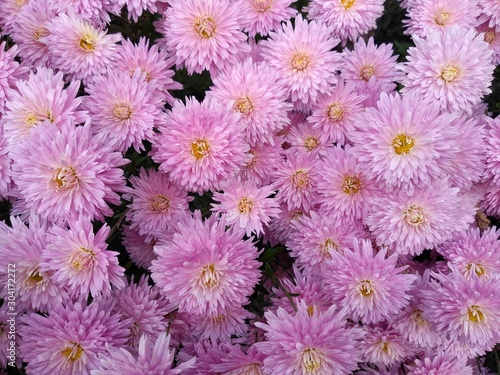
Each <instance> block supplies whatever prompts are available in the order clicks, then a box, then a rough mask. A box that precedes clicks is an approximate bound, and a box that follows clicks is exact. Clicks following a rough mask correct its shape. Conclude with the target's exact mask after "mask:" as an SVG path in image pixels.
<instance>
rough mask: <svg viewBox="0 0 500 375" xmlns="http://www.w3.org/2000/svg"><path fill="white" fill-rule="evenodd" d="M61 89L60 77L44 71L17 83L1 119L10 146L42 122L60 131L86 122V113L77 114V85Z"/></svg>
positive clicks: (40, 70) (50, 70)
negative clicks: (68, 124)
mask: <svg viewBox="0 0 500 375" xmlns="http://www.w3.org/2000/svg"><path fill="white" fill-rule="evenodd" d="M64 86H65V83H64V80H63V74H62V73H61V72H59V73H57V74H54V72H53V71H52V69H47V68H45V67H40V68H38V69H37V72H36V73H33V72H31V73H30V75H29V77H28V79H27V80H19V81H17V85H16V87H17V90H16V91H13V92H12V93H11V100H10V101H9V102H8V103H7V109H6V111H5V116H4V120H5V125H4V131H5V137H6V138H7V141H8V142H9V144H10V145H11V146H12V145H14V144H16V143H17V142H20V141H22V140H23V139H26V138H27V137H28V136H29V135H30V134H31V131H32V129H33V128H35V127H37V126H39V125H40V124H41V123H43V122H50V123H51V124H53V125H55V126H57V127H60V126H61V124H63V123H66V122H68V121H74V122H75V123H82V122H85V121H86V120H87V114H86V112H84V111H81V110H79V109H80V103H81V101H82V100H81V99H80V98H79V97H77V95H78V90H79V88H80V81H72V82H71V83H70V84H69V86H68V87H67V88H64ZM11 148H12V147H11Z"/></svg>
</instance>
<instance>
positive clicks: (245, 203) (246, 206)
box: [238, 198, 253, 215]
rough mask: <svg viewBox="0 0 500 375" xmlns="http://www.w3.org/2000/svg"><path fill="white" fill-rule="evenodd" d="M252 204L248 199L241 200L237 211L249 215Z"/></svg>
mask: <svg viewBox="0 0 500 375" xmlns="http://www.w3.org/2000/svg"><path fill="white" fill-rule="evenodd" d="M252 208H253V202H252V201H251V200H250V199H248V198H242V199H240V201H239V202H238V209H239V210H240V214H247V215H248V214H249V213H250V212H251V211H252Z"/></svg>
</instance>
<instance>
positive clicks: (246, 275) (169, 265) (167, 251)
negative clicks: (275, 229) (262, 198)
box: [151, 211, 260, 314]
mask: <svg viewBox="0 0 500 375" xmlns="http://www.w3.org/2000/svg"><path fill="white" fill-rule="evenodd" d="M225 226H226V222H225V220H224V218H221V219H220V220H219V221H217V217H216V215H213V216H211V217H210V218H209V219H207V220H206V221H205V222H203V221H202V219H201V213H200V212H199V211H196V212H195V214H194V217H193V218H189V219H186V220H184V221H182V222H179V225H178V227H177V230H176V232H175V233H174V236H173V239H172V241H170V242H167V243H165V244H162V245H156V246H155V252H156V253H157V254H158V259H156V260H154V261H153V265H152V266H151V271H152V278H153V280H154V281H155V282H156V284H157V285H158V286H159V287H160V288H162V289H163V292H164V293H165V294H166V295H167V296H168V298H169V300H170V301H171V302H172V303H174V304H176V305H178V306H179V311H181V312H182V311H186V312H189V313H193V314H215V313H217V312H220V311H224V310H226V309H228V308H230V307H231V306H241V305H244V304H246V303H247V296H248V295H250V294H252V291H253V287H254V286H255V284H256V283H257V282H258V280H259V277H260V271H259V270H258V268H259V266H260V263H259V262H258V261H256V260H255V258H257V255H258V252H257V249H256V248H255V247H254V246H253V244H252V242H251V240H246V241H243V240H242V239H241V236H242V232H241V231H240V230H235V229H233V228H231V229H229V230H227V231H226V230H225Z"/></svg>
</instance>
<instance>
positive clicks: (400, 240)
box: [365, 180, 476, 255]
mask: <svg viewBox="0 0 500 375" xmlns="http://www.w3.org/2000/svg"><path fill="white" fill-rule="evenodd" d="M458 193H459V189H458V188H452V187H450V185H449V183H448V181H447V180H442V181H439V182H437V183H435V184H433V185H430V186H429V187H427V188H424V189H417V190H415V191H414V192H413V194H408V193H405V192H403V191H402V192H400V193H399V195H397V196H394V195H387V196H383V197H380V198H379V199H377V200H376V201H374V202H373V205H372V207H371V212H370V214H369V216H368V217H367V218H366V221H365V222H366V224H367V225H368V226H369V227H370V230H371V231H372V233H373V235H374V236H375V237H376V240H377V243H378V244H379V245H388V246H392V245H394V246H395V247H396V250H397V252H398V253H400V254H411V255H418V254H420V253H422V251H424V250H425V249H432V248H433V247H435V246H436V245H439V244H441V243H443V242H444V241H446V240H448V239H449V238H450V237H451V236H452V235H453V233H454V232H458V231H460V230H465V229H467V228H468V227H469V225H470V224H471V223H472V222H473V221H474V218H475V215H476V207H475V202H472V201H470V200H469V199H464V198H462V197H461V196H459V195H458Z"/></svg>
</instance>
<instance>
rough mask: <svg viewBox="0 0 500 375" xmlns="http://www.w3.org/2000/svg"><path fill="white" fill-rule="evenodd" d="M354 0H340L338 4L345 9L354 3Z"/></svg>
mask: <svg viewBox="0 0 500 375" xmlns="http://www.w3.org/2000/svg"><path fill="white" fill-rule="evenodd" d="M354 1H355V0H340V5H342V7H343V8H344V9H345V10H347V9H350V8H351V7H352V6H353V5H354Z"/></svg>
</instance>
